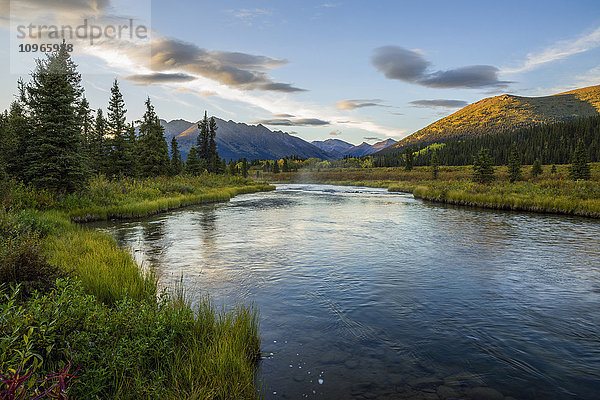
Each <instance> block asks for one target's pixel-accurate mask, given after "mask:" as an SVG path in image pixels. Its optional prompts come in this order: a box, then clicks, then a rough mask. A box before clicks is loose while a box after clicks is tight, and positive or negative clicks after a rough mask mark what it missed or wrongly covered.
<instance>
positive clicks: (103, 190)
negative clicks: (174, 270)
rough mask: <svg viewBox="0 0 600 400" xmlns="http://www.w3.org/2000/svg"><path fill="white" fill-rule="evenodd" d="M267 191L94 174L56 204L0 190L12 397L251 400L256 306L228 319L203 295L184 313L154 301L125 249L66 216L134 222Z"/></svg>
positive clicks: (0, 293) (216, 182)
mask: <svg viewBox="0 0 600 400" xmlns="http://www.w3.org/2000/svg"><path fill="white" fill-rule="evenodd" d="M269 189H270V187H268V186H266V185H256V184H254V183H253V182H252V181H248V180H245V179H239V178H232V177H215V176H209V175H207V176H202V177H176V178H173V179H172V178H168V179H167V178H156V179H149V180H141V181H133V180H126V181H115V182H111V181H107V180H105V179H102V178H99V179H97V180H95V181H93V182H92V184H91V185H90V186H89V187H88V188H87V189H86V190H85V191H83V192H80V193H78V194H76V195H69V196H66V197H63V198H56V197H55V196H53V195H52V194H50V193H45V192H38V191H34V190H31V189H29V188H26V187H23V186H22V185H18V184H12V186H11V187H10V188H9V189H8V190H7V188H6V187H4V190H3V192H2V193H3V196H2V204H3V208H2V209H1V211H0V231H1V232H2V234H3V235H2V241H1V242H0V260H1V264H0V278H1V281H0V373H1V374H2V375H3V376H5V377H6V378H7V379H8V380H9V381H10V382H13V383H14V382H20V383H19V385H17V386H16V388H13V389H14V390H15V393H17V394H18V393H27V394H28V396H25V397H26V398H29V397H32V396H33V393H34V390H36V389H37V390H38V393H42V394H43V393H45V392H47V393H46V396H45V397H41V398H51V393H54V392H52V390H58V389H57V388H58V386H57V384H58V381H59V378H60V377H62V379H63V381H66V382H68V385H67V386H68V387H69V390H68V392H69V396H70V398H74V399H80V398H85V399H182V398H186V399H188V398H190V399H228V398H231V399H239V398H244V399H250V398H255V397H256V393H257V390H256V387H255V383H254V382H255V370H256V368H255V362H256V357H257V354H258V351H259V346H260V341H259V337H258V316H257V312H256V310H255V309H254V308H253V307H252V306H238V307H235V308H234V309H233V310H230V311H225V310H220V309H216V308H215V306H214V305H213V304H212V303H211V302H210V300H209V299H208V298H206V299H205V300H204V301H203V302H201V304H199V305H195V306H194V307H192V306H191V305H190V304H189V303H188V302H187V301H186V299H185V294H184V293H183V292H182V290H181V289H180V287H179V286H176V287H173V288H170V289H169V290H166V291H164V292H161V293H157V290H158V289H157V279H156V276H154V274H153V273H152V272H151V271H145V270H142V269H141V268H140V266H138V265H137V264H136V263H135V261H134V260H133V258H132V257H131V255H130V254H129V252H128V251H127V250H125V249H121V248H119V247H118V246H117V245H116V243H115V242H114V240H113V239H112V238H111V237H109V236H108V235H106V234H104V233H101V232H97V231H93V230H90V229H87V228H86V227H85V226H81V225H77V224H75V223H73V222H72V220H93V219H100V218H131V217H134V216H143V215H149V214H153V213H156V212H160V211H163V210H168V209H171V208H176V207H181V206H184V205H189V204H197V203H199V202H206V201H221V200H228V199H229V198H230V197H231V196H233V195H235V194H238V193H244V192H249V191H257V190H269ZM81 216H85V218H81ZM69 366H70V368H69ZM19 371H20V372H19ZM75 371H76V374H75V376H74V377H73V378H72V379H71V378H69V376H70V374H72V373H74V372H75ZM28 374H30V375H28ZM16 375H20V377H18V376H16ZM0 385H2V384H1V383H0ZM13 386H15V385H13ZM8 387H9V385H8V384H4V385H3V386H0V390H4V389H7V390H8Z"/></svg>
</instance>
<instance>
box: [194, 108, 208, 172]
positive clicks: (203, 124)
mask: <svg viewBox="0 0 600 400" xmlns="http://www.w3.org/2000/svg"><path fill="white" fill-rule="evenodd" d="M208 124H209V123H208V116H207V113H206V111H204V118H203V119H202V121H200V122H199V123H198V129H199V130H200V133H199V134H198V142H197V148H198V158H199V159H200V160H201V163H203V164H204V167H205V168H207V167H208V162H209V141H210V133H209V125H208Z"/></svg>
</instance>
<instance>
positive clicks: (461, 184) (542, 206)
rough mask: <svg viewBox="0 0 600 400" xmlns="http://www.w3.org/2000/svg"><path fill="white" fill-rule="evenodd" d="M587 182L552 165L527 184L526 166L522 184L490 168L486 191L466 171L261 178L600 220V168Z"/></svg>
mask: <svg viewBox="0 0 600 400" xmlns="http://www.w3.org/2000/svg"><path fill="white" fill-rule="evenodd" d="M591 170H592V178H593V179H592V180H590V181H578V182H575V181H572V180H570V179H568V176H569V166H568V165H557V166H556V173H551V166H549V165H545V166H544V167H543V173H542V174H541V175H539V176H538V177H536V178H535V179H531V178H530V175H531V166H525V167H524V168H523V176H524V177H525V178H526V179H525V180H523V181H520V182H515V183H510V182H508V172H507V167H506V166H500V167H495V180H494V182H492V183H491V184H490V185H480V184H476V183H474V182H472V180H471V176H472V174H473V170H472V167H470V166H457V167H448V166H441V167H440V170H439V175H438V179H437V180H433V179H432V174H431V169H430V168H429V167H416V168H415V169H413V170H412V171H410V172H407V171H404V169H402V168H370V169H363V168H347V169H324V170H321V171H299V172H297V173H287V174H264V177H265V179H266V180H269V179H271V180H272V181H277V182H306V183H308V182H312V183H329V184H334V185H352V186H372V187H386V188H388V190H389V191H390V192H406V193H413V194H414V196H415V197H416V198H421V199H424V200H429V201H435V202H443V203H448V204H456V205H464V206H475V207H485V208H494V209H504V210H515V211H534V212H543V213H555V214H568V215H578V216H585V217H593V218H600V181H599V177H600V163H593V164H591Z"/></svg>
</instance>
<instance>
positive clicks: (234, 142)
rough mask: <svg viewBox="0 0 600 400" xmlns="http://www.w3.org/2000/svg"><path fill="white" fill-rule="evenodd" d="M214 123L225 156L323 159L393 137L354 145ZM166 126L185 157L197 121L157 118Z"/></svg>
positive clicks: (372, 148) (367, 150) (356, 153)
mask: <svg viewBox="0 0 600 400" xmlns="http://www.w3.org/2000/svg"><path fill="white" fill-rule="evenodd" d="M215 122H216V123H217V135H216V138H215V141H216V142H217V150H218V152H219V156H220V157H222V158H225V159H227V160H232V159H233V160H239V159H241V158H246V159H248V160H253V159H268V160H274V159H280V158H283V157H286V156H292V155H297V156H299V157H301V158H311V157H312V158H320V159H323V160H329V159H335V158H342V157H343V156H345V155H349V156H353V157H360V156H364V155H369V154H373V153H375V152H377V151H379V150H381V149H382V148H385V147H387V146H389V145H391V144H393V143H396V141H394V140H392V139H387V140H384V141H381V142H378V143H375V144H373V145H370V144H368V143H362V144H360V145H358V146H354V145H353V144H351V143H347V142H344V141H343V140H339V139H328V140H325V141H314V142H312V143H309V142H307V141H305V140H303V139H301V138H299V137H297V136H293V135H291V134H289V133H286V132H282V131H271V130H270V129H268V128H266V127H265V126H263V125H260V124H259V125H247V124H244V123H238V122H234V121H231V120H230V121H225V120H222V119H220V118H215ZM160 123H161V125H162V126H163V128H164V129H165V132H164V134H165V137H166V139H167V141H168V142H169V143H170V142H171V139H172V138H173V137H175V138H176V140H177V142H178V144H179V150H180V152H181V155H182V157H183V158H184V159H185V158H186V157H187V154H188V152H189V151H190V149H191V147H192V146H193V145H196V142H197V140H198V134H199V133H200V131H199V129H198V123H197V122H189V121H185V120H183V119H176V120H172V121H169V122H167V121H165V120H160Z"/></svg>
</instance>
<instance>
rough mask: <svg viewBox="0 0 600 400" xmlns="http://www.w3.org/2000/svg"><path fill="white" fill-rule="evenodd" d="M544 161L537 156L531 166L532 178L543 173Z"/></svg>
mask: <svg viewBox="0 0 600 400" xmlns="http://www.w3.org/2000/svg"><path fill="white" fill-rule="evenodd" d="M542 172H543V171H542V163H541V162H540V159H539V158H536V159H535V161H534V162H533V165H532V166H531V179H535V178H537V176H538V175H540V174H541V173H542Z"/></svg>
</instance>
